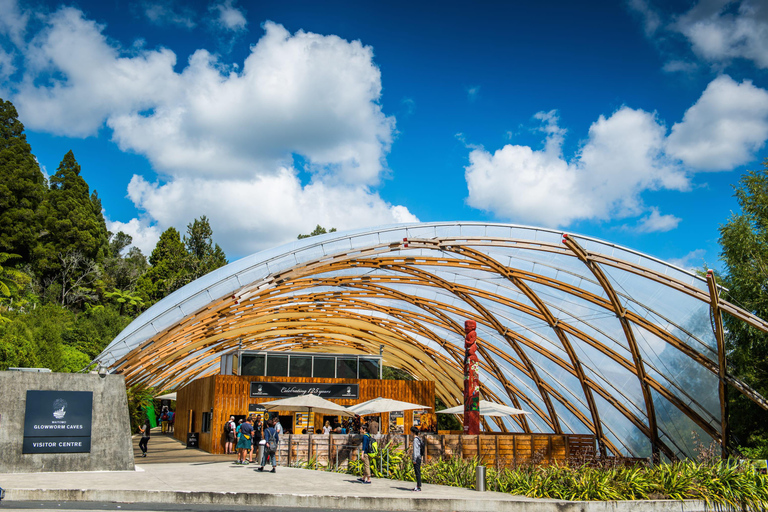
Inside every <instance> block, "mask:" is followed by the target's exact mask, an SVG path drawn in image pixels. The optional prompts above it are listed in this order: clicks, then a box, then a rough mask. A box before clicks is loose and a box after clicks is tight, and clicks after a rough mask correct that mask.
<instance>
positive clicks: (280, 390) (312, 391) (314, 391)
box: [251, 382, 359, 398]
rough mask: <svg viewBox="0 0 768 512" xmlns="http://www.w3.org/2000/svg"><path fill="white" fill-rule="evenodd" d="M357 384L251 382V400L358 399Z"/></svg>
mask: <svg viewBox="0 0 768 512" xmlns="http://www.w3.org/2000/svg"><path fill="white" fill-rule="evenodd" d="M358 388H359V386H358V385H357V384H322V383H305V382H251V398H288V397H292V396H301V395H317V396H319V397H321V398H358V395H359V391H358Z"/></svg>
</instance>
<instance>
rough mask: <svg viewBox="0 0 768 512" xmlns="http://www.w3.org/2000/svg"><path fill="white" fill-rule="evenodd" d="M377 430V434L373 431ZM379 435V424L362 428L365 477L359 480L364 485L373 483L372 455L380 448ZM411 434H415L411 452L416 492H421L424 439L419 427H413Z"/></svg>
mask: <svg viewBox="0 0 768 512" xmlns="http://www.w3.org/2000/svg"><path fill="white" fill-rule="evenodd" d="M374 429H375V430H376V433H374V432H373V430H374ZM377 433H378V423H376V422H371V423H368V424H366V425H363V427H362V434H363V445H362V452H363V455H362V459H363V476H362V478H358V480H359V481H360V482H362V483H364V484H370V483H371V455H372V454H375V453H376V451H377V449H378V447H377V442H376V438H375V437H374V436H375V435H376V434H377ZM411 434H413V451H412V452H411V461H412V462H413V472H414V474H415V476H416V487H414V489H413V490H414V491H416V492H421V463H422V461H423V460H424V454H425V452H426V450H425V445H424V439H422V438H421V437H420V436H419V434H420V431H419V429H418V427H415V426H414V427H411Z"/></svg>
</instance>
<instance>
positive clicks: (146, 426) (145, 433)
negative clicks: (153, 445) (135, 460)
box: [139, 418, 152, 457]
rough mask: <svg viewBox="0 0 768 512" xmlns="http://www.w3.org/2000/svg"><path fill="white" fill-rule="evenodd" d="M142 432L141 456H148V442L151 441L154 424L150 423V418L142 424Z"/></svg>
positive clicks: (140, 442)
mask: <svg viewBox="0 0 768 512" xmlns="http://www.w3.org/2000/svg"><path fill="white" fill-rule="evenodd" d="M139 431H140V432H141V441H139V448H141V456H142V457H146V456H147V443H148V442H149V436H150V433H151V432H152V425H150V423H149V418H147V419H145V420H144V423H143V424H142V425H141V428H140V429H139Z"/></svg>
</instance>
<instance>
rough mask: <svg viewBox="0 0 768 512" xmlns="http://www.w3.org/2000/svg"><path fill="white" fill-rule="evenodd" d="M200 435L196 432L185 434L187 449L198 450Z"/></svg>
mask: <svg viewBox="0 0 768 512" xmlns="http://www.w3.org/2000/svg"><path fill="white" fill-rule="evenodd" d="M199 442H200V434H198V433H197V432H190V433H189V434H187V448H199V446H198V443H199Z"/></svg>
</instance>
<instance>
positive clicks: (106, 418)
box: [0, 372, 134, 473]
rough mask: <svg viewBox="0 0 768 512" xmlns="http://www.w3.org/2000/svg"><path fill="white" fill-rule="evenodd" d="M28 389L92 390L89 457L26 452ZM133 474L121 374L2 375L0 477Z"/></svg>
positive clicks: (73, 454)
mask: <svg viewBox="0 0 768 512" xmlns="http://www.w3.org/2000/svg"><path fill="white" fill-rule="evenodd" d="M27 390H57V391H91V392H93V411H92V413H93V421H92V426H91V451H90V453H55V454H54V453H44V454H24V453H22V443H23V439H24V414H25V407H26V396H27ZM133 470H134V460H133V445H132V442H131V431H130V422H129V419H128V399H127V397H126V393H125V379H124V378H123V377H122V376H121V375H108V376H106V377H100V376H98V375H94V374H79V373H31V372H0V473H32V472H46V471H133Z"/></svg>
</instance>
